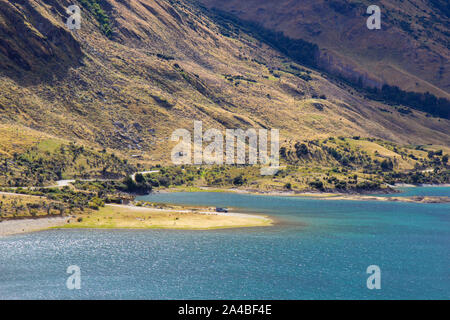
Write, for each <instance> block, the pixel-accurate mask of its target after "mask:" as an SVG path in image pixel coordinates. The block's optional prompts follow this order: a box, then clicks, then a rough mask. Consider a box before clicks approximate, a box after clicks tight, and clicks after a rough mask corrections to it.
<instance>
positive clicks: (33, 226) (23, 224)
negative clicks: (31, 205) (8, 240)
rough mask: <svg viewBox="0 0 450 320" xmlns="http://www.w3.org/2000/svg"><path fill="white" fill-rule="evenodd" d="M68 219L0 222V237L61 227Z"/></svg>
mask: <svg viewBox="0 0 450 320" xmlns="http://www.w3.org/2000/svg"><path fill="white" fill-rule="evenodd" d="M67 220H68V218H64V217H55V218H41V219H20V220H8V221H2V222H0V237H4V236H9V235H13V234H18V233H27V232H34V231H40V230H45V229H48V228H51V227H58V226H62V225H64V224H65V223H67Z"/></svg>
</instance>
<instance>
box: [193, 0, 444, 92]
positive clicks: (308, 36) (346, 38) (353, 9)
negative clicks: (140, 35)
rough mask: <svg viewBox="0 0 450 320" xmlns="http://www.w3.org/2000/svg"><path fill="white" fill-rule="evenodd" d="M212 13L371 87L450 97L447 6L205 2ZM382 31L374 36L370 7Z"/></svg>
mask: <svg viewBox="0 0 450 320" xmlns="http://www.w3.org/2000/svg"><path fill="white" fill-rule="evenodd" d="M201 2H202V3H204V4H205V5H207V6H208V7H210V8H218V9H220V10H223V11H226V12H228V13H232V14H233V15H235V16H237V17H239V18H241V19H243V20H249V21H254V22H257V23H259V24H261V25H262V26H264V27H266V28H268V29H271V30H276V31H281V32H283V33H284V34H285V35H287V36H289V37H291V38H293V39H297V38H302V39H305V40H308V41H311V42H314V43H316V44H318V45H319V47H320V48H321V53H320V65H321V67H323V68H325V69H327V70H329V71H332V72H334V73H336V74H340V75H342V76H344V77H346V78H347V79H351V80H353V81H362V82H363V84H364V85H367V86H381V85H382V84H383V83H388V84H390V85H397V86H400V87H401V88H402V89H403V90H407V91H419V92H425V91H429V92H431V93H433V94H436V95H438V96H441V97H447V98H448V97H449V90H450V73H449V72H448V70H449V68H450V64H449V61H450V60H449V58H450V53H449V50H448V45H449V29H448V23H449V22H448V21H449V20H448V19H449V14H450V7H449V4H448V1H441V0H427V1H422V0H382V1H377V2H376V3H374V2H373V1H364V0H351V1H348V0H345V1H344V0H267V1H259V0H248V1H244V2H243V1H238V0H229V1H223V0H201ZM373 4H376V5H378V6H380V8H381V30H369V29H368V28H367V27H366V20H367V18H368V16H369V14H366V10H367V8H368V6H369V5H373Z"/></svg>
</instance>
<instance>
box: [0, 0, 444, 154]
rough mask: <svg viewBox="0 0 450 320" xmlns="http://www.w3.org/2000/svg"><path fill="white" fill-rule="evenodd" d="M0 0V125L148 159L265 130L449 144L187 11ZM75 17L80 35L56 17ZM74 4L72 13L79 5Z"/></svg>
mask: <svg viewBox="0 0 450 320" xmlns="http://www.w3.org/2000/svg"><path fill="white" fill-rule="evenodd" d="M92 2H95V1H94V0H85V1H81V2H80V1H65V0H51V1H50V0H48V1H38V0H36V1H31V0H28V1H5V0H0V39H1V41H0V56H1V57H0V60H1V61H2V62H1V72H0V119H1V120H0V121H1V123H3V125H5V126H8V125H13V124H14V125H19V126H26V127H29V128H32V129H34V130H36V131H40V132H44V133H46V134H50V135H53V136H56V137H61V138H64V139H68V140H77V141H85V142H86V143H88V144H91V145H97V146H101V147H103V146H105V147H110V148H114V149H119V150H122V151H127V152H128V154H130V155H131V154H137V153H138V154H140V153H141V152H142V153H145V154H147V155H148V157H149V159H151V160H154V161H158V160H161V159H168V158H169V157H170V152H169V151H168V147H170V144H168V143H169V139H170V135H171V133H172V132H173V130H175V129H176V128H188V129H192V128H193V120H194V119H196V120H202V121H203V123H204V128H208V127H215V128H219V129H225V128H238V127H242V128H247V127H265V128H278V129H280V130H281V135H282V137H283V139H314V138H324V137H327V136H338V135H344V136H353V135H360V136H363V137H372V136H373V137H379V138H382V139H386V140H391V141H396V142H401V143H433V144H440V145H449V144H450V136H449V132H448V131H449V130H448V128H449V127H450V123H449V121H448V120H444V119H437V118H432V117H426V115H425V114H423V113H420V112H416V111H412V112H411V113H409V114H405V113H404V112H401V111H402V109H398V108H394V107H392V106H386V105H383V104H381V103H378V102H373V101H370V100H367V99H365V98H364V97H363V96H361V95H360V94H359V93H358V92H356V91H355V90H353V89H352V88H351V87H348V86H347V85H345V84H342V83H338V82H334V80H330V79H327V78H326V77H324V76H323V75H321V74H320V73H317V72H315V71H311V70H308V69H307V68H305V67H304V66H302V65H299V64H295V63H293V62H292V61H290V60H289V59H288V58H286V57H284V56H283V55H282V54H281V53H279V52H277V51H275V50H274V49H272V48H270V47H268V46H267V45H265V44H263V43H261V42H259V41H257V40H255V39H254V38H252V37H251V36H249V35H247V34H243V33H234V32H232V31H231V32H229V33H227V34H225V33H224V32H223V29H222V28H219V26H218V25H217V24H216V23H215V22H214V21H213V20H211V19H210V18H208V17H207V16H206V15H205V14H204V11H202V10H200V9H198V8H196V7H195V6H194V5H192V4H189V3H188V2H186V3H185V2H184V1H180V2H170V1H165V0H158V1H153V0H152V1H150V0H140V1H115V0H105V1H101V2H100V1H99V3H100V4H101V8H102V10H103V11H102V13H103V14H104V15H105V16H107V17H108V21H109V22H108V24H109V25H108V28H109V27H110V28H111V30H112V32H111V33H107V32H105V30H106V29H105V27H104V26H103V27H102V26H101V25H100V22H99V21H104V20H101V17H100V18H99V14H98V12H97V13H95V14H94V13H92V12H91V11H90V10H89V6H86V4H85V3H92ZM73 3H77V4H78V5H80V7H81V8H82V17H83V18H82V27H81V29H80V30H78V31H70V30H68V29H67V27H66V26H65V21H66V17H67V15H66V14H65V8H66V7H67V6H69V5H71V4H73ZM83 4H84V5H83Z"/></svg>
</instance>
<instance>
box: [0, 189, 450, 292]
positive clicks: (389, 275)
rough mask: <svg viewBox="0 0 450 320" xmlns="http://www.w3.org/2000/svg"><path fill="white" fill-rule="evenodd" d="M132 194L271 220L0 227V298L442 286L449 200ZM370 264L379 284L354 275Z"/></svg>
mask: <svg viewBox="0 0 450 320" xmlns="http://www.w3.org/2000/svg"><path fill="white" fill-rule="evenodd" d="M412 189H414V190H410V189H409V188H408V189H405V190H404V191H405V195H406V194H409V193H415V194H418V193H422V194H421V195H427V194H428V193H430V192H431V193H433V192H434V193H436V192H437V193H439V195H441V196H450V188H440V189H439V190H437V189H431V190H432V191H429V190H430V188H428V189H427V188H426V187H425V188H412ZM427 190H428V191H427ZM433 195H435V194H433ZM139 199H140V200H148V201H153V202H164V203H177V204H195V205H207V206H219V207H232V208H234V210H235V211H237V212H248V213H261V214H267V215H270V216H272V217H274V218H275V219H276V220H277V221H278V223H277V224H276V225H275V226H273V227H265V228H245V229H232V230H213V231H179V230H178V231H176V230H139V231H137V230H72V229H71V230H51V231H43V232H37V233H32V234H22V235H15V236H10V237H5V238H0V299H449V298H450V269H449V266H450V204H415V203H400V202H392V203H391V202H376V201H373V202H368V201H336V200H334V201H333V200H315V199H310V198H298V197H275V196H256V195H246V194H232V193H166V194H164V193H161V194H152V195H149V196H145V197H140V198H139ZM70 265H77V266H79V267H80V269H81V289H80V290H68V289H67V288H66V279H67V277H68V276H69V274H67V273H66V270H67V267H68V266H70ZM370 265H377V266H379V267H380V269H381V289H380V290H369V289H368V288H367V286H366V280H367V278H368V277H369V275H368V274H367V273H366V269H367V267H368V266H370Z"/></svg>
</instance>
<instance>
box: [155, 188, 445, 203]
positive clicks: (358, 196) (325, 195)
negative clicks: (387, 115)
mask: <svg viewBox="0 0 450 320" xmlns="http://www.w3.org/2000/svg"><path fill="white" fill-rule="evenodd" d="M431 186H435V187H450V184H442V185H421V186H419V185H418V186H414V187H431ZM394 187H395V188H403V187H405V186H404V185H402V186H397V185H396V186H394ZM190 189H191V188H171V189H170V188H169V189H163V190H156V191H154V192H153V193H155V194H158V193H176V192H205V193H208V192H220V193H237V194H248V195H257V196H273V197H304V198H313V199H317V200H353V201H384V202H386V201H391V202H410V203H449V202H450V197H446V196H410V197H403V196H398V197H395V196H393V197H380V196H378V195H377V194H376V192H370V193H350V192H349V193H331V192H313V191H307V192H295V191H259V190H252V189H247V190H246V189H236V188H229V189H217V188H209V187H199V188H195V189H194V190H192V189H191V190H190ZM398 193H401V192H399V191H397V192H390V193H379V195H385V194H392V195H395V194H398Z"/></svg>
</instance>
